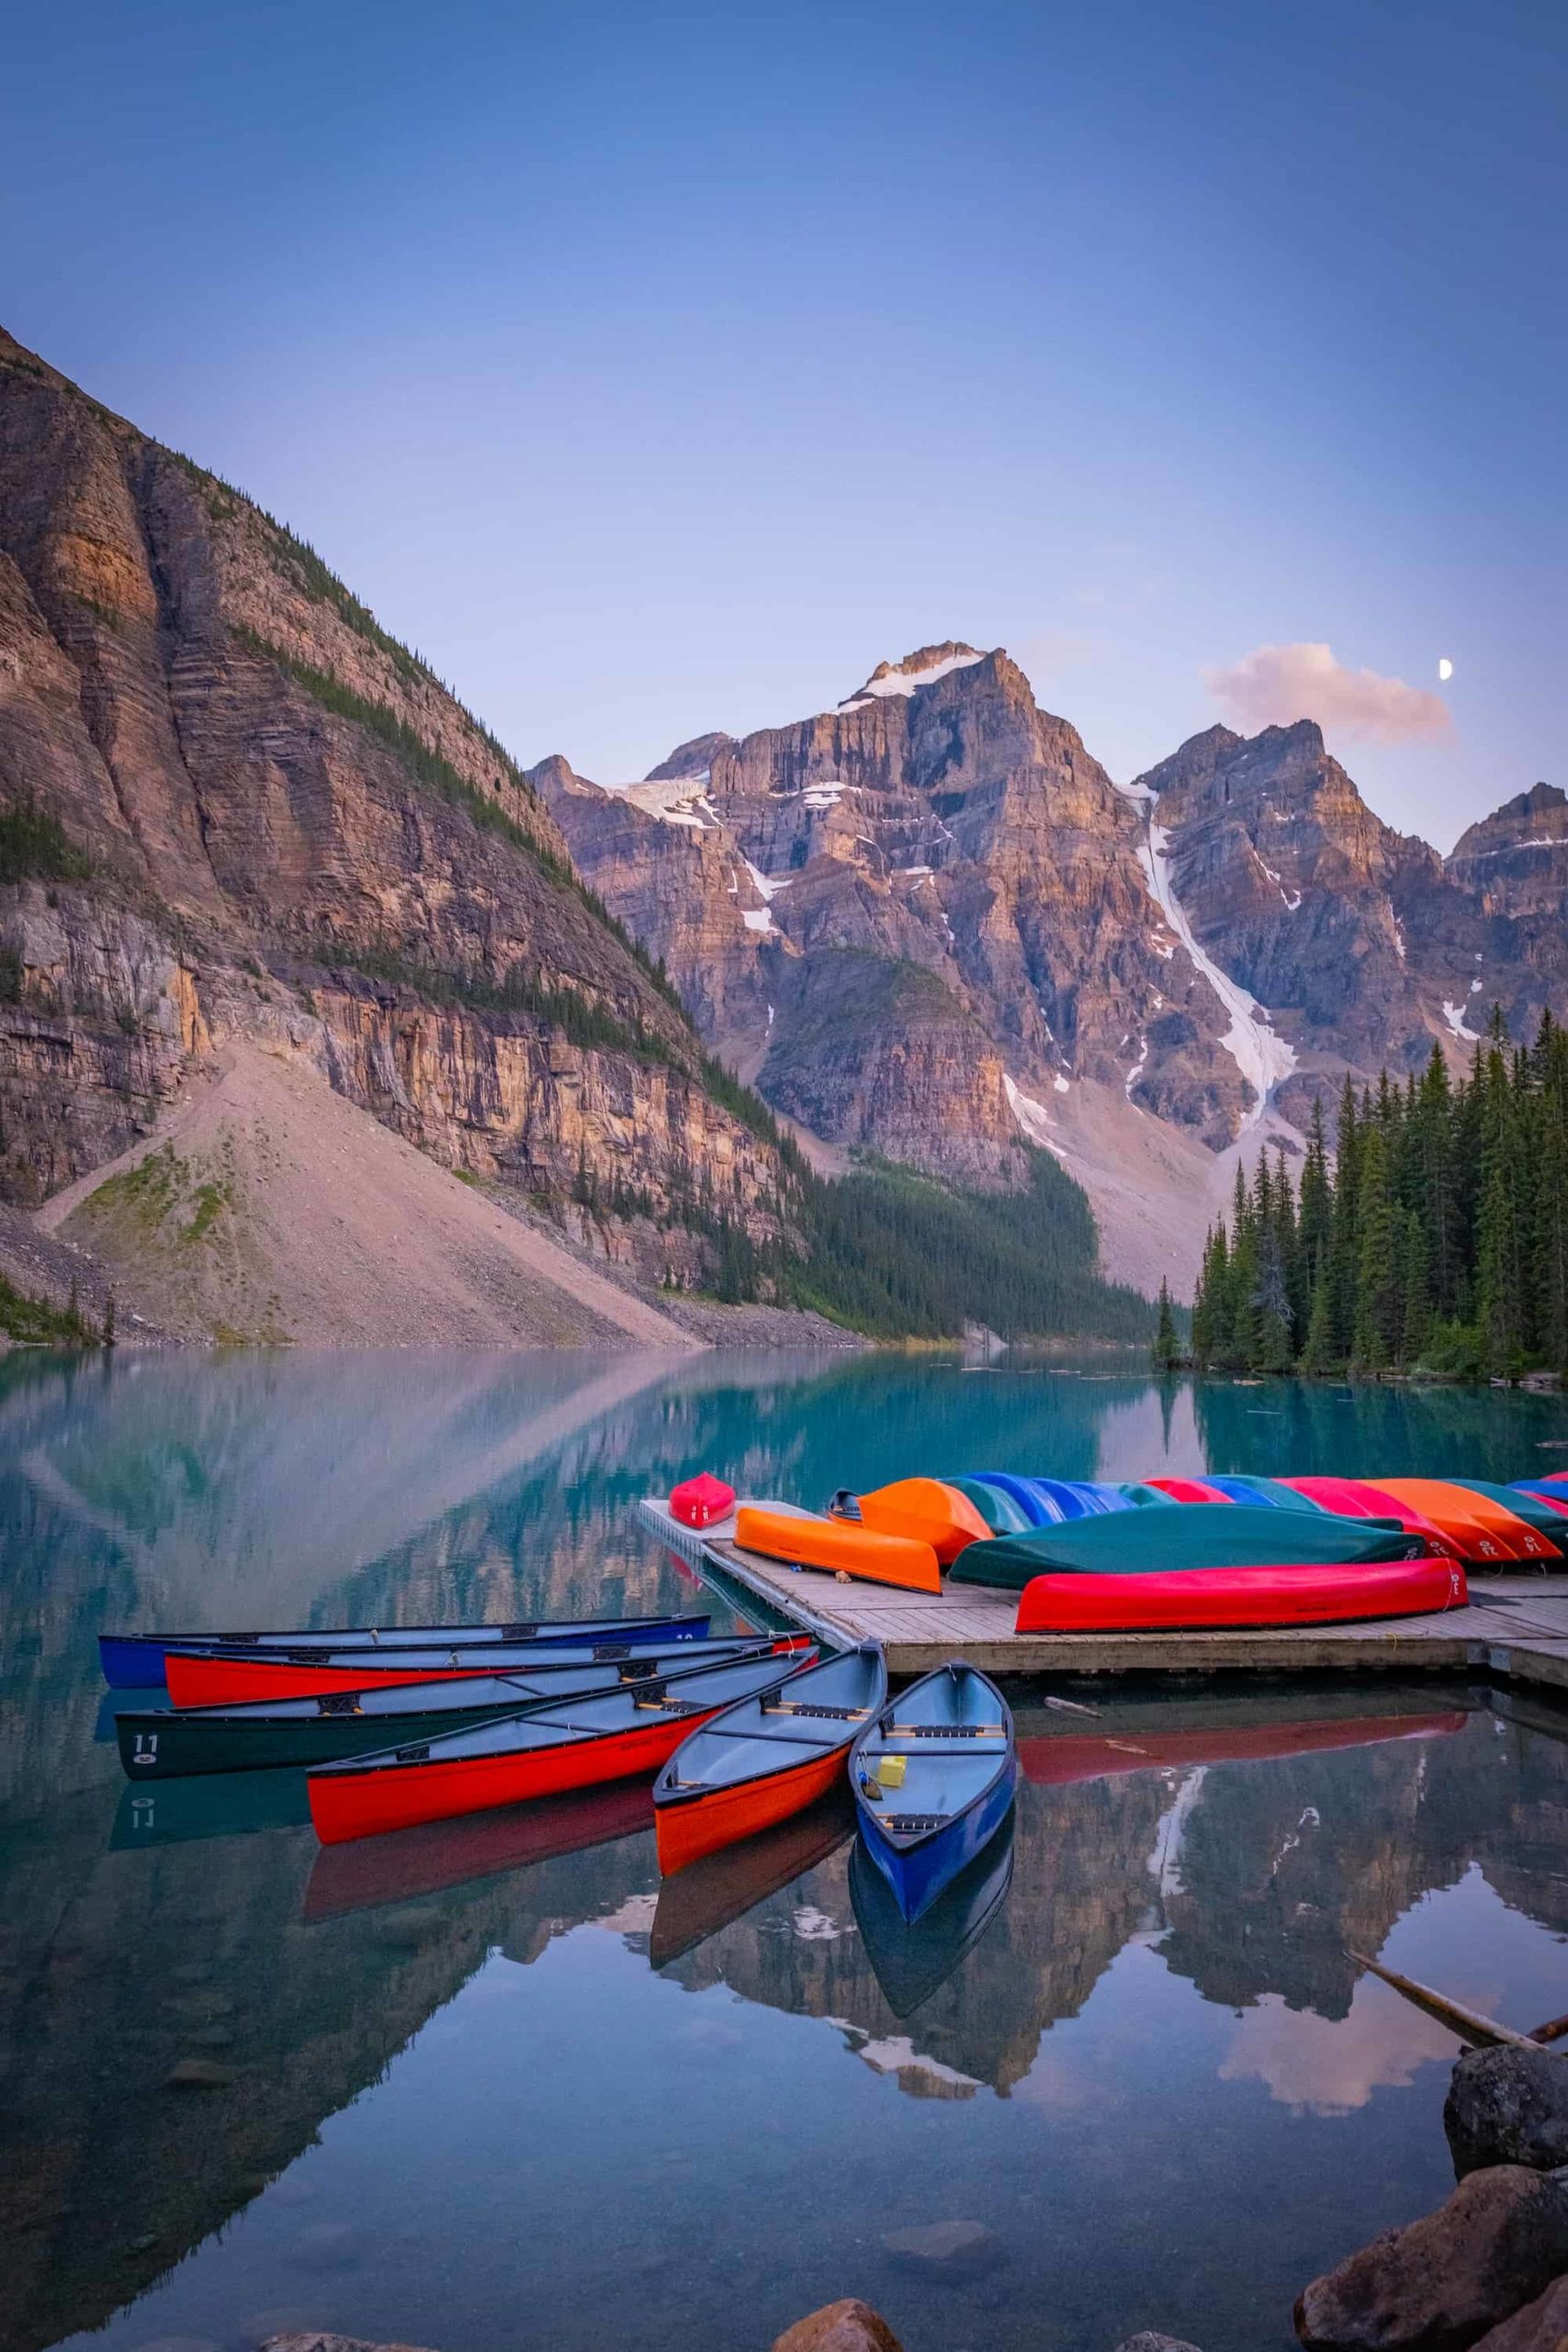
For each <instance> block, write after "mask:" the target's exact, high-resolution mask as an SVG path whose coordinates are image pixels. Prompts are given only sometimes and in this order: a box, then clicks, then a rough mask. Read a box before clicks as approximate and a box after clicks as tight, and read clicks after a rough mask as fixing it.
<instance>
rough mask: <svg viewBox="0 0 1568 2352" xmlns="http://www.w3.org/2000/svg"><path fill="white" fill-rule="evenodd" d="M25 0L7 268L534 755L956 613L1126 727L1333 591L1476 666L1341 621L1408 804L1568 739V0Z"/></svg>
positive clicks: (1210, 698)
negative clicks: (254, 1) (1445, 664)
mask: <svg viewBox="0 0 1568 2352" xmlns="http://www.w3.org/2000/svg"><path fill="white" fill-rule="evenodd" d="M7 48H8V52H9V54H8V63H7V69H6V74H5V76H4V80H3V82H0V321H4V322H5V323H6V325H7V326H8V327H9V328H10V329H11V331H12V333H13V334H17V335H18V336H20V338H21V340H22V341H23V342H24V343H27V344H29V345H32V346H33V347H34V348H36V349H39V350H40V351H42V352H43V353H44V354H45V356H47V357H49V358H50V359H51V360H52V361H53V362H54V363H55V364H56V365H57V366H59V367H61V368H64V369H65V370H66V371H67V372H68V373H69V374H71V375H73V376H74V377H76V378H77V379H78V380H80V381H81V382H83V383H84V384H85V385H86V386H87V387H88V388H89V389H90V390H92V391H94V392H95V393H96V395H97V396H98V397H99V398H101V399H103V400H105V401H108V402H109V403H110V404H111V405H113V406H115V407H117V408H118V409H120V410H122V411H123V412H124V413H127V414H129V415H130V416H132V417H134V418H135V419H136V421H137V422H138V423H139V424H142V425H143V426H145V427H146V428H147V429H148V430H149V431H152V432H153V433H155V434H157V435H159V437H160V438H162V439H164V440H167V441H170V442H172V443H174V444H175V446H177V447H182V448H184V449H186V450H187V451H189V452H190V453H191V454H192V455H193V456H196V457H197V458H200V459H201V460H202V461H203V462H204V463H206V464H209V465H210V466H212V467H213V468H214V469H216V470H218V471H219V472H220V473H222V474H224V475H226V476H227V477H228V478H229V479H231V481H236V482H238V483H239V484H240V485H241V486H242V487H243V488H244V489H245V490H247V491H249V492H251V493H252V494H253V495H254V496H255V497H256V498H258V499H259V500H260V501H261V503H263V504H264V505H265V506H267V507H269V508H270V509H271V510H272V511H273V512H274V513H276V514H278V515H281V516H283V517H284V518H285V519H286V520H288V522H290V523H291V524H292V525H293V526H295V527H296V528H297V529H299V531H300V532H301V533H302V534H303V536H305V537H308V538H310V540H311V541H312V542H313V544H314V545H315V546H316V547H317V548H320V549H321V552H322V554H323V555H325V556H326V557H327V559H328V560H329V561H331V562H332V563H333V566H334V567H335V568H336V569H337V570H338V571H341V572H342V573H343V574H344V577H345V578H346V579H347V580H348V581H349V582H351V584H352V585H353V586H354V587H355V590H356V591H357V592H358V593H359V594H361V595H363V596H365V597H366V598H367V601H368V602H369V603H371V604H372V605H374V606H375V608H376V610H377V612H378V614H379V616H381V618H382V619H383V621H384V622H385V623H386V624H387V625H388V626H389V628H392V629H394V630H395V631H396V632H397V633H398V634H399V635H400V636H403V637H405V638H407V639H409V640H410V641H411V642H412V643H414V644H416V645H417V646H418V647H419V648H420V650H422V651H423V653H424V654H425V655H426V656H427V657H428V658H429V659H430V660H431V661H432V662H433V663H434V666H435V667H436V668H437V669H438V670H439V671H440V673H442V674H443V675H444V676H445V677H446V678H447V679H449V680H450V681H451V682H452V683H453V684H455V685H456V686H457V688H458V690H459V691H460V692H461V694H462V695H464V697H465V699H466V700H468V702H469V703H471V704H472V705H473V707H475V708H476V709H477V710H479V712H480V713H481V715H483V716H484V717H485V718H487V719H488V720H489V721H490V722H491V724H492V725H494V726H495V727H496V729H497V730H498V731H499V732H500V733H501V735H502V737H503V739H504V740H505V741H506V742H507V743H508V745H509V746H510V748H511V749H512V750H513V752H515V753H516V754H517V755H518V756H519V757H521V758H522V759H524V760H525V761H526V762H532V761H534V760H536V759H538V758H540V757H542V756H543V754H544V753H546V752H551V751H559V752H565V753H566V755H567V756H568V757H569V758H570V760H572V762H573V763H574V764H576V765H577V766H578V767H579V768H580V769H581V770H582V771H583V772H584V773H586V774H588V775H596V776H598V777H600V778H602V779H605V780H614V779H617V778H620V777H624V776H627V775H639V774H641V773H642V772H643V771H644V770H645V769H646V768H647V767H649V765H650V764H652V763H653V762H655V761H656V760H657V759H659V758H660V757H661V756H662V755H663V753H664V752H666V751H667V750H668V749H669V748H670V746H671V745H672V744H673V743H674V742H675V741H678V740H679V739H680V738H682V736H685V735H689V734H694V733H695V732H697V731H699V730H700V729H705V728H708V727H713V726H722V727H728V728H729V729H733V730H736V731H741V730H744V729H746V728H748V727H752V726H760V725H764V724H768V723H772V722H774V721H778V720H782V719H784V718H792V717H795V716H799V715H801V714H803V713H805V712H807V711H810V710H815V709H818V708H821V707H824V705H826V704H828V703H830V702H832V701H834V700H836V699H838V698H839V697H840V695H845V694H847V693H849V692H850V690H851V689H852V687H853V686H855V685H856V684H859V682H860V680H861V679H862V678H863V676H864V675H865V673H867V671H868V670H869V669H870V668H871V667H872V666H873V665H874V662H877V661H879V660H881V659H883V658H885V657H895V658H896V657H897V656H898V655H900V654H902V653H904V652H906V651H907V650H909V649H910V648H911V647H913V646H915V645H919V644H921V643H924V642H926V641H928V640H930V639H933V638H942V637H947V636H950V635H953V636H961V637H966V638H968V639H971V640H972V641H973V642H974V643H976V644H978V645H982V646H988V645H992V644H1005V645H1006V646H1007V647H1008V648H1009V649H1010V650H1011V651H1012V652H1013V653H1014V654H1015V655H1016V656H1017V658H1019V659H1020V660H1021V662H1023V665H1024V667H1025V668H1026V669H1027V670H1028V671H1029V672H1030V674H1031V675H1032V678H1033V680H1034V682H1035V684H1036V688H1037V691H1038V692H1039V695H1040V697H1041V699H1042V701H1043V702H1044V703H1045V704H1046V705H1047V706H1048V707H1052V708H1055V709H1057V710H1060V711H1062V712H1063V713H1064V714H1065V715H1066V717H1068V718H1071V719H1072V720H1073V721H1074V722H1075V724H1077V726H1078V727H1079V728H1080V729H1082V732H1083V734H1084V736H1085V738H1086V740H1087V741H1088V743H1089V748H1090V749H1091V750H1092V751H1094V752H1096V753H1098V755H1099V756H1100V758H1102V759H1103V760H1104V761H1105V762H1106V763H1107V765H1108V766H1109V767H1110V768H1111V771H1112V773H1113V774H1115V775H1118V776H1121V777H1126V776H1130V775H1133V774H1134V773H1135V772H1136V771H1137V770H1138V769H1139V768H1141V767H1144V766H1146V765H1148V764H1150V763H1153V762H1154V761H1155V760H1156V759H1158V758H1160V757H1162V756H1163V755H1164V754H1165V753H1166V752H1168V751H1170V750H1172V749H1173V748H1174V747H1175V745H1176V744H1177V742H1178V741H1180V740H1181V739H1182V737H1184V736H1185V735H1187V734H1190V733H1191V732H1192V731H1193V730H1194V729H1198V728H1200V727H1203V726H1206V725H1208V724H1209V723H1210V722H1211V721H1212V720H1213V718H1215V717H1216V716H1219V715H1221V712H1222V709H1224V708H1231V707H1235V706H1232V705H1227V704H1224V703H1223V702H1221V701H1217V700H1216V698H1215V694H1214V692H1213V687H1212V685H1211V684H1206V683H1205V673H1206V672H1215V671H1219V672H1223V671H1224V670H1226V669H1229V668H1231V667H1233V666H1234V665H1235V664H1238V663H1240V662H1243V661H1244V660H1245V658H1246V657H1247V656H1248V655H1249V654H1251V653H1253V652H1254V651H1255V650H1256V649H1258V647H1263V646H1273V647H1281V646H1282V647H1286V648H1292V647H1298V648H1299V647H1304V646H1305V647H1310V646H1314V645H1322V644H1325V643H1326V644H1329V645H1331V646H1332V648H1333V653H1334V656H1335V658H1336V661H1337V662H1338V663H1339V664H1342V665H1344V666H1345V667H1346V668H1347V669H1348V670H1350V671H1360V670H1367V671H1371V672H1372V673H1377V676H1378V677H1379V678H1382V679H1384V680H1388V679H1398V680H1403V681H1404V682H1406V684H1408V685H1409V686H1410V687H1411V688H1413V689H1418V690H1420V691H1421V692H1422V693H1423V694H1426V695H1431V694H1434V693H1436V692H1437V691H1438V676H1437V663H1438V660H1439V658H1441V657H1447V658H1448V659H1450V660H1451V661H1452V662H1453V664H1454V675H1453V678H1452V681H1451V683H1450V684H1447V685H1445V686H1444V687H1443V688H1442V689H1441V691H1442V695H1443V701H1444V703H1445V705H1446V706H1447V712H1448V723H1447V725H1446V726H1443V725H1442V724H1441V721H1442V718H1443V713H1442V712H1441V711H1437V712H1434V709H1433V707H1431V706H1430V704H1423V705H1421V706H1419V707H1418V710H1417V718H1416V720H1415V721H1413V722H1409V713H1410V711H1411V710H1412V708H1416V706H1412V705H1410V704H1401V703H1400V701H1399V698H1398V697H1397V696H1394V697H1393V699H1392V700H1391V701H1390V703H1389V708H1388V714H1387V716H1386V718H1383V719H1380V718H1378V716H1377V708H1378V697H1379V693H1380V692H1381V690H1380V689H1378V688H1377V687H1376V686H1375V685H1374V686H1373V687H1372V688H1371V689H1370V690H1368V691H1364V692H1362V693H1360V694H1359V695H1355V694H1352V695H1349V696H1348V699H1347V698H1346V697H1343V696H1337V695H1336V693H1335V688H1334V677H1335V674H1336V673H1324V671H1323V667H1322V663H1321V660H1319V661H1318V662H1317V667H1316V672H1315V673H1314V674H1315V675H1316V676H1317V677H1318V678H1319V679H1322V678H1323V677H1325V675H1326V677H1327V684H1325V685H1324V686H1323V688H1322V693H1323V696H1324V701H1325V715H1328V716H1329V717H1330V719H1331V723H1330V730H1329V731H1330V741H1331V742H1332V743H1333V744H1334V746H1335V748H1336V749H1337V750H1338V751H1339V752H1340V753H1341V756H1342V757H1344V758H1345V760H1346V762H1347V764H1348V766H1349V767H1350V769H1351V772H1352V774H1354V775H1356V776H1357V777H1358V779H1359V781H1360V783H1361V784H1362V786H1363V789H1364V790H1365V791H1366V792H1367V795H1368V797H1369V798H1370V799H1371V801H1372V803H1373V805H1374V807H1376V808H1377V809H1379V810H1380V812H1381V813H1382V814H1383V815H1384V816H1386V817H1388V818H1389V819H1390V820H1391V821H1393V822H1394V823H1397V824H1399V825H1401V826H1403V827H1404V828H1406V829H1407V830H1411V831H1423V832H1425V833H1426V834H1427V837H1428V838H1431V839H1436V840H1438V842H1441V843H1443V844H1444V845H1446V844H1447V843H1448V842H1450V841H1451V839H1452V838H1453V836H1454V834H1455V833H1456V832H1457V831H1459V829H1460V828H1461V825H1463V824H1464V823H1465V822H1467V821H1468V820H1470V819H1471V818H1472V817H1473V816H1475V815H1477V814H1479V813H1481V812H1482V811H1483V809H1489V808H1491V807H1493V806H1495V804H1496V802H1497V801H1499V800H1500V799H1502V798H1503V797H1506V796H1507V795H1509V794H1512V793H1513V792H1516V791H1518V790H1520V789H1522V788H1524V787H1525V786H1528V785H1529V784H1531V783H1532V782H1534V781H1535V780H1536V778H1537V777H1539V776H1545V777H1547V778H1549V779H1551V780H1552V781H1563V782H1568V762H1565V761H1564V759H1563V756H1562V753H1563V721H1564V712H1563V696H1562V684H1561V678H1562V667H1563V662H1562V656H1563V637H1564V622H1565V618H1568V613H1565V603H1568V599H1565V596H1564V583H1563V548H1564V544H1565V538H1568V533H1565V529H1564V526H1565V524H1568V511H1565V510H1568V495H1565V487H1564V459H1563V431H1562V424H1563V406H1564V403H1563V385H1564V382H1565V380H1568V369H1565V368H1564V359H1565V356H1568V354H1565V350H1564V345H1565V343H1568V312H1565V306H1564V301H1563V278H1564V272H1563V250H1564V238H1563V231H1564V211H1565V207H1564V196H1565V192H1568V187H1565V184H1568V137H1565V135H1564V134H1565V130H1568V16H1564V13H1563V12H1562V10H1561V9H1549V8H1547V7H1545V6H1541V7H1539V8H1524V7H1520V6H1512V5H1509V4H1508V0H1502V5H1497V6H1479V5H1475V6H1468V5H1467V6H1443V5H1440V0H1439V5H1437V6H1430V7H1427V9H1425V10H1421V11H1417V10H1416V9H1413V8H1411V7H1409V6H1385V5H1381V0H1370V5H1357V6H1343V5H1337V0H1330V5H1327V6H1317V7H1315V8H1313V9H1290V8H1284V7H1278V6H1272V5H1253V6H1240V5H1234V6H1218V5H1182V0H1166V4H1165V5H1162V6H1146V5H1132V0H1095V5H1089V0H1085V5H1081V6H1014V5H1009V4H1008V0H998V5H989V6H987V5H984V0H982V4H981V5H979V6H975V7H972V8H970V9H968V10H958V9H954V8H953V7H951V6H948V7H933V6H925V5H923V0H911V5H908V6H902V7H899V8H897V9H894V8H891V7H881V8H877V7H871V6H862V5H858V4H857V0H843V4H842V5H840V6H815V5H812V6H787V5H786V6H783V7H773V8H767V9H763V8H761V7H758V8H751V9H748V8H746V7H744V6H742V7H739V8H737V7H735V6H733V5H730V6H713V7H706V6H671V7H663V8H660V7H658V6H646V5H644V6H602V5H597V0H580V5H578V6H575V7H569V8H561V7H559V6H554V7H551V8H548V9H546V8H542V7H536V6H530V5H526V0H525V5H521V6H507V7H493V6H477V5H472V0H449V5H447V6H444V7H441V8H435V7H431V6H424V7H413V6H405V5H401V0H383V5H378V6H374V7H372V6H345V5H342V0H315V5H311V6H303V5H296V0H275V4H274V5H268V6H249V7H245V8H243V9H241V8H238V7H228V8H224V7H218V8H214V7H213V6H211V5H210V0H207V5H204V6H195V5H176V4H175V0H139V5H137V6H124V5H119V6H104V5H100V0H85V5H82V6H76V7H73V8H70V9H63V10H62V9H53V10H30V11H27V12H25V15H24V16H23V17H22V19H21V21H20V22H19V23H17V24H14V25H13V26H12V28H11V29H10V31H9V33H8V36H7ZM1281 666H1282V668H1283V671H1284V673H1285V677H1286V684H1285V685H1284V687H1283V688H1282V689H1281V691H1284V692H1286V693H1290V692H1293V691H1295V688H1294V686H1293V684H1292V683H1291V681H1292V679H1293V678H1294V676H1295V675H1296V674H1297V670H1296V669H1292V661H1286V662H1284V663H1283V664H1282V665H1281V664H1280V663H1279V662H1275V663H1274V664H1273V668H1274V669H1275V670H1279V669H1280V668H1281ZM1264 667H1265V670H1266V672H1267V671H1269V664H1267V663H1266V664H1265V665H1264ZM1298 668H1299V665H1298ZM1302 691H1303V692H1309V691H1311V689H1309V688H1306V687H1303V689H1302ZM1368 692H1370V694H1371V704H1372V706H1373V722H1372V723H1373V728H1374V731H1373V733H1372V735H1371V737H1370V738H1367V737H1357V736H1356V735H1354V734H1352V733H1351V732H1350V723H1349V721H1350V717H1353V715H1354V710H1355V708H1356V707H1365V706H1366V704H1367V702H1368ZM1402 711H1403V712H1404V714H1405V716H1404V717H1402V716H1401V715H1400V714H1401V712H1402ZM1347 714H1348V716H1347ZM1407 722H1408V723H1407Z"/></svg>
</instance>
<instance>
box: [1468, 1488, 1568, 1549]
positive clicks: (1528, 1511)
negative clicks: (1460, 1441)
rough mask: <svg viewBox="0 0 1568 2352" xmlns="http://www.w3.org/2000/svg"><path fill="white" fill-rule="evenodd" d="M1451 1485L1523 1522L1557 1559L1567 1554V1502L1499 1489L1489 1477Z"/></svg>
mask: <svg viewBox="0 0 1568 2352" xmlns="http://www.w3.org/2000/svg"><path fill="white" fill-rule="evenodd" d="M1450 1484H1451V1485H1453V1486H1455V1487H1462V1488H1463V1489H1464V1491H1465V1493H1466V1494H1469V1495H1479V1496H1481V1498H1483V1501H1485V1502H1490V1503H1496V1504H1497V1505H1498V1506H1499V1507H1500V1508H1501V1509H1502V1510H1506V1511H1509V1512H1511V1513H1512V1514H1513V1516H1514V1517H1515V1518H1517V1519H1522V1520H1523V1521H1524V1522H1525V1525H1526V1526H1527V1527H1533V1528H1534V1530H1535V1532H1536V1533H1537V1534H1538V1535H1540V1536H1543V1537H1544V1538H1545V1540H1546V1543H1547V1544H1548V1545H1549V1547H1550V1548H1551V1551H1553V1552H1555V1553H1556V1554H1557V1555H1558V1557H1559V1558H1562V1555H1563V1554H1564V1553H1568V1499H1565V1500H1563V1501H1559V1502H1553V1501H1552V1500H1551V1498H1550V1497H1549V1496H1546V1495H1532V1494H1529V1492H1525V1493H1521V1492H1520V1491H1519V1489H1518V1488H1517V1487H1502V1486H1498V1485H1497V1484H1496V1483H1495V1481H1494V1480H1492V1479H1488V1478H1454V1479H1452V1480H1450Z"/></svg>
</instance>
